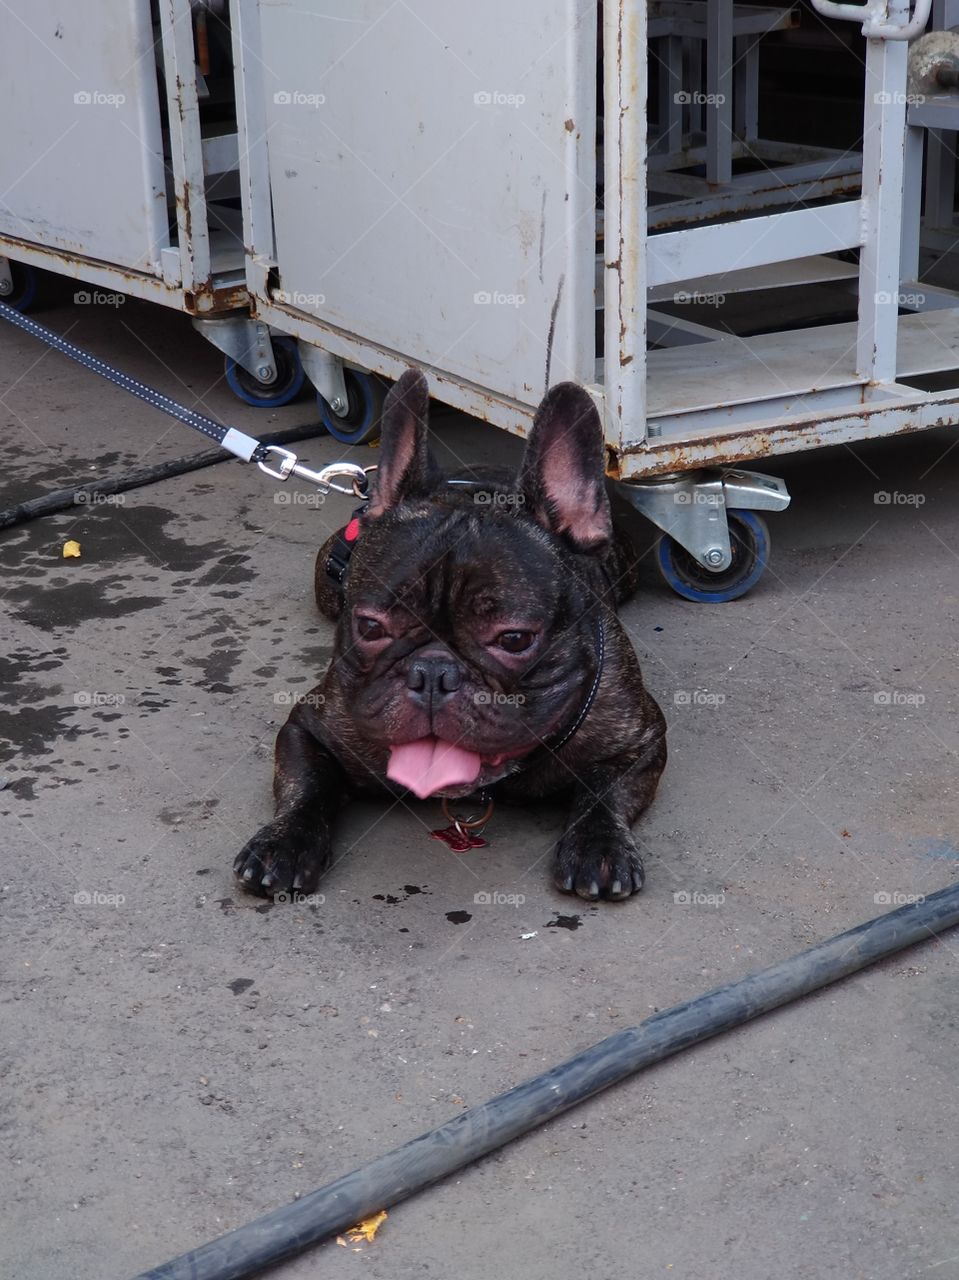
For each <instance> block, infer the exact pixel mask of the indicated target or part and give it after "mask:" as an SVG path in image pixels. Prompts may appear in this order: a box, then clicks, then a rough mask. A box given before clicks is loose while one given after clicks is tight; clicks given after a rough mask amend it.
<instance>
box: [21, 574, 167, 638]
mask: <svg viewBox="0 0 959 1280" xmlns="http://www.w3.org/2000/svg"><path fill="white" fill-rule="evenodd" d="M112 587H116V588H118V589H119V591H118V594H117V595H116V596H115V597H114V598H112V599H111V598H109V592H110V589H111V588H112ZM129 589H130V579H129V578H128V577H126V576H123V575H120V574H112V575H111V576H110V577H107V578H98V579H97V580H96V581H94V582H86V581H84V582H74V583H72V584H71V585H70V586H68V587H48V588H44V589H43V590H42V591H38V590H37V583H36V580H34V581H32V582H30V583H27V584H25V585H23V586H19V587H10V588H9V589H8V590H7V596H8V598H9V599H11V600H14V601H23V605H22V607H21V608H19V609H16V608H15V609H12V610H11V613H12V614H13V616H14V617H15V618H16V619H17V620H18V621H19V622H26V623H27V624H28V625H29V626H31V627H36V628H37V630H38V631H54V630H56V629H57V628H58V627H75V626H76V625H77V624H78V623H80V622H86V621H87V620H88V619H90V618H116V617H120V616H124V615H126V614H130V613H139V612H140V611H141V610H142V609H155V608H157V607H158V606H159V605H162V604H165V603H166V600H165V597H164V596H136V595H130V594H129Z"/></svg>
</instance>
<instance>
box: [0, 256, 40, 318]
mask: <svg viewBox="0 0 959 1280" xmlns="http://www.w3.org/2000/svg"><path fill="white" fill-rule="evenodd" d="M10 275H11V276H12V277H13V288H12V289H11V291H10V292H9V293H0V302H5V303H6V304H7V306H8V307H14V308H15V309H16V310H17V311H29V309H30V307H31V305H32V303H33V301H34V299H35V298H36V296H37V273H36V271H34V269H33V267H30V266H27V264H26V263H25V262H13V261H10Z"/></svg>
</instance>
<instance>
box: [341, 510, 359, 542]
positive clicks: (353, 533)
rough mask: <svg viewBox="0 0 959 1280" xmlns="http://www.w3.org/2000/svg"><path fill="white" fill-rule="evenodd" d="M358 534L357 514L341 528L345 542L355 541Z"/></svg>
mask: <svg viewBox="0 0 959 1280" xmlns="http://www.w3.org/2000/svg"><path fill="white" fill-rule="evenodd" d="M359 536H360V520H359V516H354V517H353V519H352V520H351V521H350V523H349V524H348V525H347V526H346V528H345V529H344V530H343V538H344V540H345V541H346V542H355V541H356V540H357V538H358V537H359Z"/></svg>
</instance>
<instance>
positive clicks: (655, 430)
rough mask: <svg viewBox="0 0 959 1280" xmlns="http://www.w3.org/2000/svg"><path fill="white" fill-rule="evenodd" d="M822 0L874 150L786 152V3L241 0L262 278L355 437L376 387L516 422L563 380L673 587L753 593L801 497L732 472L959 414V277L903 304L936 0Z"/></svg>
mask: <svg viewBox="0 0 959 1280" xmlns="http://www.w3.org/2000/svg"><path fill="white" fill-rule="evenodd" d="M813 3H814V4H815V7H816V9H817V10H818V11H819V13H821V14H824V15H826V16H827V17H828V18H829V19H831V20H836V21H838V22H845V21H855V22H856V23H857V24H859V25H861V26H862V31H863V34H864V36H865V41H864V49H865V57H864V66H863V70H862V72H861V73H860V74H861V76H862V82H863V83H862V88H863V103H864V106H863V127H862V135H863V142H862V149H861V151H859V150H856V149H851V150H840V149H829V148H825V149H823V148H821V147H819V148H815V147H807V148H803V147H802V146H801V145H785V144H777V143H775V142H770V141H768V140H767V141H766V142H764V143H760V141H759V137H758V126H757V112H758V111H759V110H760V108H761V103H759V102H758V100H757V93H758V88H757V85H758V78H757V72H756V62H755V58H756V56H758V55H757V54H756V53H755V46H756V45H757V42H759V41H761V40H762V39H764V38H766V37H765V36H764V35H763V33H764V32H766V31H770V30H776V29H781V28H784V27H789V26H790V25H792V24H793V23H794V16H793V13H792V11H791V10H789V9H786V8H784V9H782V10H781V11H780V13H779V14H778V15H777V14H776V13H773V12H771V11H770V9H769V8H768V7H767V8H764V9H760V8H758V7H754V6H748V5H739V4H733V3H732V0H703V3H701V4H692V3H690V4H687V5H682V4H679V3H676V4H665V3H662V4H657V5H656V6H653V8H652V9H651V13H652V18H651V19H650V21H651V22H652V23H653V24H655V25H654V26H653V27H651V28H648V26H647V5H646V3H645V0H643V2H640V0H617V2H615V3H612V2H610V0H607V2H606V3H605V4H604V5H603V6H602V10H601V13H600V23H599V26H598V24H597V6H596V5H595V4H593V3H590V2H589V0H526V3H525V4H524V5H523V6H521V7H519V8H518V7H517V6H515V5H514V4H512V3H511V2H509V0H490V2H489V3H488V4H487V5H485V6H484V7H483V9H482V11H480V10H477V9H476V8H475V7H473V8H467V7H464V6H457V5H454V6H451V5H449V4H445V3H441V0H423V2H422V3H419V4H417V6H416V7H415V11H414V9H413V8H412V7H411V6H407V5H404V4H400V5H392V4H389V3H387V0H351V3H346V0H323V3H322V4H321V3H320V2H319V0H302V2H301V3H299V4H298V5H297V6H295V7H292V6H287V5H281V4H276V3H271V2H270V0H235V4H234V9H233V15H234V47H235V60H236V64H237V69H238V85H239V86H240V90H239V92H238V126H239V134H240V156H241V174H242V182H243V192H244V222H245V229H244V239H245V243H246V245H247V250H248V253H247V286H248V289H249V291H250V294H251V296H252V298H253V299H254V306H255V309H256V314H257V317H258V318H259V319H260V320H263V321H265V322H266V323H268V324H269V325H271V326H274V327H275V328H276V329H278V330H281V331H283V332H285V333H288V334H291V335H293V336H295V337H296V338H297V339H298V340H299V342H300V349H301V353H302V354H303V359H304V363H305V364H306V367H307V372H308V375H309V376H310V378H311V379H312V380H313V381H314V383H315V385H316V386H317V387H318V388H319V389H320V392H321V396H320V406H321V413H322V414H323V417H324V421H325V422H326V423H327V425H328V426H329V428H330V430H331V431H332V432H333V433H334V434H335V435H337V436H338V438H340V439H343V440H347V441H350V440H352V441H363V440H365V439H368V438H369V437H370V435H371V434H372V433H373V432H375V424H376V406H377V397H378V376H385V377H387V378H394V377H396V376H397V375H398V374H399V372H400V371H401V370H402V368H403V367H404V366H405V365H406V364H408V363H413V364H416V365H419V366H421V367H423V368H425V369H426V370H427V371H428V372H429V375H430V378H431V385H432V387H433V390H434V394H435V395H436V396H437V397H438V398H439V399H441V400H444V401H446V402H447V403H449V404H451V405H455V406H457V407H459V408H462V409H464V410H466V411H467V412H469V413H471V414H475V415H477V416H479V417H481V418H485V419H487V420H489V421H490V422H493V423H495V424H497V425H498V426H501V427H505V428H506V429H508V430H510V431H514V432H517V433H518V434H523V433H524V432H525V430H526V429H527V428H528V425H529V422H530V420H531V416H532V413H533V411H534V409H535V406H536V404H537V402H538V401H539V399H540V397H541V395H542V393H543V390H544V388H545V387H546V385H547V384H549V383H551V382H555V381H558V380H560V379H563V378H568V379H572V380H575V381H578V382H581V383H583V384H584V385H586V386H587V387H589V389H590V391H591V392H592V394H593V396H594V397H595V400H596V403H597V404H598V406H599V407H600V408H601V410H602V413H603V416H604V421H605V424H606V436H607V441H608V445H609V472H610V475H611V476H613V477H615V478H616V479H618V480H620V481H622V482H623V484H622V489H623V492H624V493H625V494H626V496H627V497H628V498H629V499H630V500H631V501H632V502H633V503H634V504H635V505H636V506H637V507H638V508H639V509H640V510H641V511H643V513H644V514H645V515H647V516H648V517H649V518H650V519H651V520H652V521H653V522H654V523H655V524H657V525H658V526H659V527H660V528H661V529H663V530H664V532H665V533H666V534H667V535H669V536H668V538H667V539H665V540H664V546H665V551H664V552H663V556H662V568H663V571H664V574H665V575H666V576H667V578H668V579H669V580H670V581H671V582H672V584H673V585H674V586H675V587H676V589H677V590H680V591H681V592H682V593H683V594H686V595H690V596H691V597H692V598H696V599H729V598H733V597H734V596H735V595H738V594H741V593H742V591H743V590H745V589H746V588H747V587H748V585H750V584H751V582H753V581H755V580H756V577H757V576H758V573H757V568H758V572H761V571H762V564H763V563H764V559H763V557H764V555H765V551H766V548H767V545H768V543H767V539H768V534H767V532H766V530H765V527H764V525H763V523H762V519H761V517H760V516H757V515H756V513H757V512H761V511H763V510H767V511H768V510H776V509H781V508H782V507H783V506H785V505H786V503H787V502H788V495H787V494H786V492H785V488H784V486H783V485H782V483H781V482H779V481H777V480H775V479H773V478H771V477H767V476H758V475H756V474H754V473H749V472H740V471H731V470H730V469H731V468H738V467H739V466H740V465H741V464H742V463H744V462H746V461H748V460H749V459H757V458H769V457H772V456H774V455H776V454H780V453H786V452H790V451H794V450H799V449H809V448H815V447H818V446H819V445H823V444H829V443H836V442H841V441H855V440H862V439H866V438H871V437H876V436H882V435H888V434H893V433H896V432H903V431H913V430H919V429H922V428H924V427H927V426H934V425H940V424H942V423H947V422H952V421H955V420H956V419H957V417H959V358H957V356H956V354H955V352H956V348H957V344H959V294H949V293H948V291H944V290H942V289H939V290H936V291H924V290H922V289H918V288H916V289H914V290H912V291H911V293H910V294H909V297H908V305H909V307H910V308H911V310H910V311H909V313H908V314H903V315H900V310H901V309H902V308H901V307H900V300H901V297H902V295H903V288H902V284H903V281H902V279H901V276H900V255H901V252H905V253H907V254H908V251H909V246H910V245H911V244H913V242H914V241H915V240H916V238H917V236H918V228H919V213H920V210H919V202H918V200H917V199H916V198H915V192H914V191H907V193H906V197H907V198H906V201H905V206H904V202H903V173H904V149H905V143H906V136H907V124H906V106H907V93H906V90H907V53H908V44H907V42H908V40H909V39H911V38H914V37H915V36H917V35H918V34H920V33H921V32H922V31H923V29H924V28H925V26H926V23H927V21H928V17H929V4H928V0H918V3H917V5H916V8H915V10H914V11H913V12H911V13H910V11H909V7H908V0H875V3H872V4H870V5H869V6H868V7H866V6H860V5H854V4H836V3H831V2H830V0H813ZM650 31H652V37H653V38H652V41H649V40H648V39H647V36H648V33H649V32H650ZM598 37H599V38H598ZM670 45H671V47H672V53H671V54H669V56H666V55H665V54H664V53H663V49H664V47H668V46H670ZM690 49H692V50H693V53H692V54H691V53H690V52H689V51H690ZM684 50H685V52H684ZM730 50H732V59H731V60H730ZM751 51H753V52H751ZM651 55H652V57H653V58H654V59H657V60H658V66H656V69H655V71H654V73H653V76H654V77H656V78H658V85H657V91H656V93H655V94H654V95H653V98H654V101H655V103H656V104H657V115H658V119H657V120H656V122H655V127H653V128H651V127H650V121H649V119H648V113H647V96H648V90H649V88H650V79H651V75H650V71H649V66H650V56H651ZM750 58H752V59H753V61H752V62H750ZM654 65H655V64H654ZM677 75H680V76H685V77H687V78H686V82H685V83H684V84H683V85H682V87H681V88H678V89H677V88H676V87H675V84H676V77H677ZM700 86H703V87H704V88H705V92H703V91H702V88H701V87H700ZM670 88H672V90H673V93H672V94H671V93H670V92H668V90H669V89H670ZM810 91H811V92H812V93H814V92H815V88H814V87H813V88H812V89H811V90H810ZM729 95H731V97H730V96H729ZM737 95H739V96H738V97H737ZM680 107H682V108H683V109H684V110H683V112H680V111H679V108H680ZM916 129H919V130H920V131H923V130H924V129H925V123H924V121H923V120H922V119H921V118H919V117H916V118H915V119H911V120H910V133H912V132H914V130H916ZM743 160H746V161H748V163H746V164H743V163H742V161H743ZM683 164H685V167H686V169H687V171H688V173H687V177H686V179H685V180H684V178H683V175H682V174H679V173H677V172H676V170H677V168H681V167H683ZM666 178H669V179H670V181H668V182H666V181H665V179H666ZM860 184H861V185H860ZM666 188H668V190H667V189H666ZM649 193H652V196H650V194H649ZM664 193H665V196H666V197H668V200H669V201H671V202H672V203H671V204H667V205H666V207H664V205H663V202H662V197H663V194H664ZM770 193H772V194H771V195H770ZM949 197H950V199H951V192H950V193H949ZM904 217H905V222H904ZM915 274H916V271H915V270H914V271H913V272H912V275H913V277H914V276H915ZM823 283H827V284H831V285H833V286H835V287H836V288H837V289H839V290H840V291H841V293H842V296H843V297H844V298H845V303H844V304H843V307H842V308H840V314H837V316H836V318H835V320H834V322H829V323H821V322H818V323H816V324H815V325H814V326H811V325H809V324H807V323H799V324H797V323H794V324H790V323H789V321H788V318H787V319H786V320H785V321H782V320H779V321H778V322H777V318H776V315H775V313H772V314H770V315H769V316H768V318H767V323H766V326H765V329H766V331H765V332H762V333H759V334H754V335H752V336H747V337H743V336H742V335H737V334H736V333H735V332H730V331H729V330H728V328H724V327H723V325H722V322H721V321H720V320H718V319H715V320H714V319H711V317H710V315H709V311H708V303H709V300H710V299H711V298H715V297H717V296H719V295H721V296H722V297H723V298H724V299H728V298H730V297H732V298H740V299H741V298H743V297H746V296H758V291H760V290H761V291H763V297H769V296H770V294H769V291H770V290H778V291H779V293H778V295H777V296H785V295H784V294H783V291H786V295H788V296H798V295H799V294H801V293H802V292H803V291H808V290H810V289H812V288H815V287H816V286H818V285H821V284H823ZM927 295H928V296H927ZM933 295H934V296H933ZM704 302H705V304H706V307H705V311H706V314H705V316H704V314H703V313H704V306H703V305H702V304H703V303H704ZM684 305H685V306H687V307H688V309H687V310H685V311H684V310H683V307H684ZM785 310H786V311H787V312H788V310H789V309H788V308H786V309H785ZM827 319H828V318H827ZM952 369H956V370H957V372H956V374H955V378H954V379H953V381H952V383H951V385H949V386H947V387H946V388H945V389H943V388H942V386H941V377H940V385H939V389H937V390H924V389H923V387H924V386H926V385H928V379H929V375H943V373H944V371H947V370H952ZM947 381H948V379H947ZM730 513H732V514H730ZM731 534H732V536H731Z"/></svg>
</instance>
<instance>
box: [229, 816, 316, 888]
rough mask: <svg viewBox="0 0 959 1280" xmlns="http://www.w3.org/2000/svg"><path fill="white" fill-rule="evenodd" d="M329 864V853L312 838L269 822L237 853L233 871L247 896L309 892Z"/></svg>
mask: <svg viewBox="0 0 959 1280" xmlns="http://www.w3.org/2000/svg"><path fill="white" fill-rule="evenodd" d="M328 864H329V850H328V849H325V848H323V847H322V845H321V844H320V843H319V842H318V841H317V840H316V838H315V836H314V837H313V838H312V839H310V838H309V837H307V836H305V835H304V834H303V833H302V832H297V831H295V830H291V829H290V827H288V826H285V825H282V824H280V823H278V822H270V823H268V824H267V825H266V826H265V827H263V828H262V829H261V830H260V831H258V832H257V833H256V835H255V836H254V837H253V839H252V840H250V841H248V842H247V844H245V845H244V846H243V848H242V849H241V850H240V852H239V853H238V854H237V856H236V858H235V859H234V861H233V872H234V875H235V876H236V878H237V879H238V880H239V882H240V884H241V885H242V886H243V888H244V889H246V890H247V891H248V892H249V893H256V894H259V895H260V896H261V897H264V898H272V897H274V896H275V895H276V894H278V893H290V892H293V893H312V892H313V890H314V889H315V888H316V886H317V884H318V883H319V880H320V876H321V875H322V874H323V872H324V871H325V870H326V867H327V866H328Z"/></svg>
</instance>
